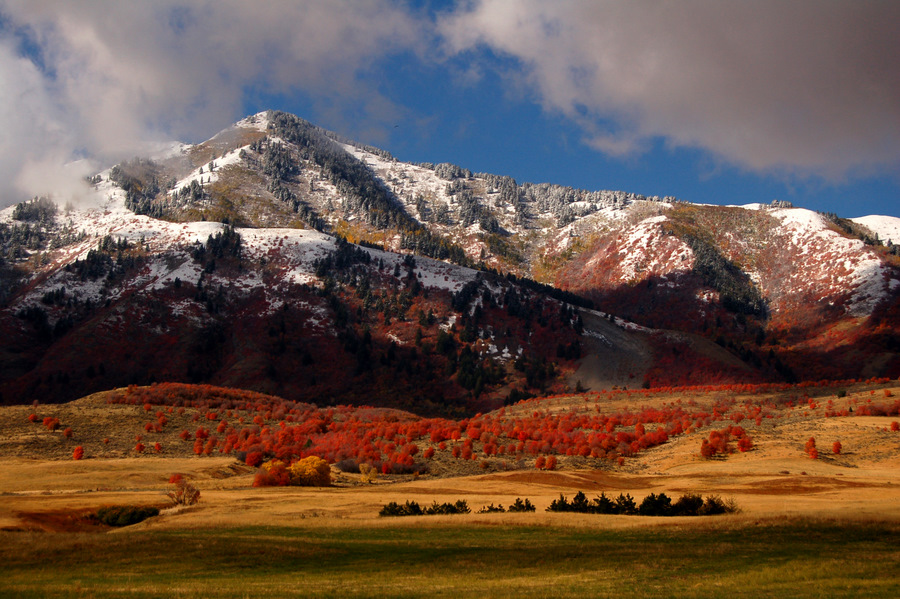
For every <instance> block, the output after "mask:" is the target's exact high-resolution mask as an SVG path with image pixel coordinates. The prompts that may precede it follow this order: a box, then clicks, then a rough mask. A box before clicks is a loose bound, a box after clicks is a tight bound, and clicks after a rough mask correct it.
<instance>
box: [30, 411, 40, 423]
mask: <svg viewBox="0 0 900 599" xmlns="http://www.w3.org/2000/svg"><path fill="white" fill-rule="evenodd" d="M38 420H39V418H38V415H37V414H35V413H34V412H32V413H31V415H29V416H28V422H37V421H38Z"/></svg>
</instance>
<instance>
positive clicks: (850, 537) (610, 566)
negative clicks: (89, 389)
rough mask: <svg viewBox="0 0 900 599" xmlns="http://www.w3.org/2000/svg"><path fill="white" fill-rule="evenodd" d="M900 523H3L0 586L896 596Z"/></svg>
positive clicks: (169, 591) (173, 592) (135, 593)
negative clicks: (191, 526)
mask: <svg viewBox="0 0 900 599" xmlns="http://www.w3.org/2000/svg"><path fill="white" fill-rule="evenodd" d="M898 532H900V527H897V526H895V525H889V526H888V525H883V524H878V523H871V524H868V523H866V524H834V523H827V522H816V521H809V522H799V523H779V524H766V525H759V526H737V527H733V526H730V525H725V524H718V523H713V524H710V525H708V526H702V525H701V526H691V527H681V526H665V527H654V528H636V529H628V530H585V529H577V528H574V529H573V528H559V527H537V526H524V527H523V526H512V527H502V526H484V525H464V524H462V523H461V524H459V525H430V524H427V523H425V522H423V525H422V526H421V527H407V526H404V527H399V526H398V527H390V526H388V527H360V528H348V529H335V528H301V529H296V528H290V529H288V528H233V529H219V530H216V529H198V530H183V531H176V532H154V531H122V532H118V533H115V534H99V533H95V534H55V533H2V534H0V543H2V544H0V563H2V566H0V595H2V596H21V597H47V596H78V595H85V596H93V597H107V596H110V597H111V596H121V595H123V594H127V595H128V596H129V597H152V596H180V597H201V596H202V597H244V596H262V595H267V596H275V597H278V596H324V597H328V596H334V597H338V596H340V597H348V596H409V597H413V596H422V595H439V594H440V595H444V594H452V595H453V596H455V597H458V596H464V597H475V596H479V597H483V596H491V597H523V596H524V597H529V596H534V597H543V596H554V597H564V596H570V597H575V596H598V595H600V596H602V595H612V594H615V595H622V596H629V597H664V596H683V597H715V596H729V597H732V596H735V595H736V594H738V595H742V596H778V597H783V596H796V597H804V596H810V597H812V596H815V597H822V596H829V597H835V596H854V597H858V596H876V597H877V596H884V597H895V596H896V593H897V589H898V585H900V575H898V571H900V568H898V566H900V540H898V535H897V533H898Z"/></svg>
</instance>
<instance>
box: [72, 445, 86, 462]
mask: <svg viewBox="0 0 900 599" xmlns="http://www.w3.org/2000/svg"><path fill="white" fill-rule="evenodd" d="M83 457H84V447H82V446H81V445H79V446H78V447H76V448H75V451H73V452H72V459H73V460H80V459H81V458H83Z"/></svg>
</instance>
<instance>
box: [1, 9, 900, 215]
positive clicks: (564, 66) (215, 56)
mask: <svg viewBox="0 0 900 599" xmlns="http://www.w3.org/2000/svg"><path fill="white" fill-rule="evenodd" d="M247 4H248V3H246V2H238V1H237V0H219V1H217V2H211V1H210V2H186V1H183V0H159V1H156V2H134V3H119V2H109V3H103V2H62V1H61V0H60V1H58V2H54V1H48V2H42V3H33V2H26V1H24V0H0V80H2V81H3V82H4V85H3V86H0V127H3V129H4V131H6V132H7V135H6V137H5V139H4V141H2V142H0V205H8V204H10V203H13V202H14V201H20V200H21V199H22V196H23V195H25V196H26V197H27V195H28V194H36V193H41V192H42V190H41V186H47V185H52V186H54V187H53V189H54V190H56V191H55V192H56V193H64V192H63V191H60V190H66V189H69V187H67V185H66V177H67V176H69V175H71V173H68V174H67V173H66V172H65V169H61V168H59V166H60V165H61V164H67V163H71V161H72V160H73V159H77V158H91V159H93V160H94V161H95V162H94V164H105V163H109V162H110V161H116V160H121V159H122V158H125V157H129V156H131V155H134V154H136V153H140V152H141V151H142V150H143V149H145V148H146V145H144V144H145V143H146V142H148V141H159V140H164V139H180V140H184V141H189V142H196V141H201V140H203V139H206V138H208V137H210V136H211V135H213V134H215V133H216V132H217V131H219V130H221V129H223V128H224V127H226V126H228V125H229V124H230V123H232V122H234V121H235V120H237V119H239V118H241V117H242V116H244V115H246V114H249V113H252V112H256V111H259V110H264V109H268V108H274V109H280V110H285V111H289V112H293V113H295V114H297V115H299V116H301V117H303V118H306V119H308V120H310V121H312V122H314V123H316V124H319V125H322V126H323V127H326V128H329V129H332V130H335V131H338V132H340V133H342V134H344V135H347V136H349V137H352V138H355V139H359V140H360V141H363V142H366V143H371V144H372V145H376V146H379V147H382V148H385V149H387V150H389V151H390V152H391V153H392V154H394V155H395V156H396V157H397V158H399V159H401V160H405V161H411V162H426V161H427V162H453V163H456V164H459V165H461V166H463V167H466V168H468V169H470V170H472V171H476V172H478V171H483V172H492V173H497V174H504V175H510V176H512V177H514V178H516V179H517V180H518V181H520V182H524V181H531V182H552V183H558V184H562V185H570V186H573V187H579V188H585V189H592V190H593V189H616V190H624V191H630V192H635V193H640V194H644V195H660V196H664V195H671V196H675V197H677V198H680V199H684V200H689V201H692V202H702V203H715V204H746V203H751V202H764V203H766V202H770V201H772V200H773V199H780V200H788V201H791V202H793V203H794V205H796V206H800V207H805V208H810V209H815V210H822V211H830V212H836V213H838V214H839V215H841V216H847V217H855V216H862V215H866V214H887V215H892V216H898V217H900V201H898V200H900V64H898V62H900V41H898V39H900V38H898V36H897V35H896V32H895V25H896V23H897V22H900V3H891V2H876V1H871V2H868V1H858V2H852V3H847V2H820V1H818V0H817V1H799V0H798V1H795V2H791V3H784V2H775V1H770V0H760V1H758V2H753V3H722V2H713V1H705V0H704V1H701V0H685V1H683V2H674V3H673V2H649V1H646V2H645V1H642V0H636V1H634V2H617V3H614V2H608V3H607V2H594V1H592V0H559V1H557V2H543V1H540V0H480V1H472V2H446V1H445V2H390V1H387V0H334V1H331V2H318V1H310V2H286V3H266V4H264V5H261V6H248V5H247ZM85 168H86V167H85ZM56 170H58V171H59V174H58V175H57V174H54V171H56ZM69 170H71V169H69Z"/></svg>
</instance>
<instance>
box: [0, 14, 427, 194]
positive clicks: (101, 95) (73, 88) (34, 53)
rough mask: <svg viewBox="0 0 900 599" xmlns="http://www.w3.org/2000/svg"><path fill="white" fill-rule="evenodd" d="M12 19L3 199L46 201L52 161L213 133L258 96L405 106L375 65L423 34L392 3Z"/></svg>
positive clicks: (2, 109)
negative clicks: (38, 183) (383, 90)
mask: <svg viewBox="0 0 900 599" xmlns="http://www.w3.org/2000/svg"><path fill="white" fill-rule="evenodd" d="M0 19H2V21H0V25H2V28H0V77H2V81H3V85H2V89H0V127H2V128H3V129H4V131H9V132H10V133H11V134H9V135H6V134H5V135H4V136H3V137H2V139H3V141H2V142H0V164H2V166H0V177H2V181H0V205H8V204H10V203H13V202H14V201H19V200H20V199H22V198H21V197H20V196H21V195H22V194H33V193H43V190H40V189H39V188H38V187H35V185H34V184H35V181H34V176H33V174H34V173H35V172H38V171H40V170H42V169H45V168H47V167H49V165H52V164H56V165H61V164H64V163H66V162H70V161H72V160H75V159H78V158H81V157H85V156H89V157H92V158H96V159H99V160H101V161H104V162H109V161H116V160H121V159H123V158H127V157H129V155H130V154H134V153H137V152H141V151H142V150H144V149H145V148H146V146H145V144H146V143H147V142H153V141H161V140H165V139H179V140H195V141H196V140H199V139H205V138H206V137H208V136H210V135H212V134H213V133H215V132H216V131H218V130H220V129H222V128H224V127H225V126H227V125H228V124H229V123H232V122H234V121H235V120H237V119H238V118H240V117H241V116H244V115H243V114H242V110H243V104H244V102H245V99H246V96H247V95H248V94H291V93H293V92H295V91H296V90H305V91H307V92H312V96H313V97H314V98H316V99H317V100H318V101H320V102H322V103H323V104H329V105H334V106H337V107H338V109H340V107H341V106H348V105H351V104H352V105H353V107H354V108H353V109H354V111H355V112H356V113H357V114H360V115H361V116H362V118H375V117H379V116H381V114H382V113H384V112H390V111H391V110H396V107H395V106H394V105H393V103H392V102H390V101H389V100H388V99H386V98H384V97H383V96H381V95H380V94H378V93H377V92H375V91H374V85H373V84H371V83H369V82H367V81H366V77H367V76H368V74H369V71H370V70H371V65H372V64H373V62H374V61H376V60H378V59H379V58H380V57H384V56H386V55H389V54H390V53H392V52H395V51H399V50H403V51H410V50H415V48H416V46H417V44H418V43H419V41H418V40H419V38H418V36H420V35H421V27H420V23H417V22H416V21H415V20H414V19H413V18H412V17H411V16H410V15H409V14H408V13H407V12H405V11H404V10H401V9H400V8H399V7H397V6H395V5H393V4H391V3H389V2H387V1H384V0H329V1H328V2H318V1H309V2H288V1H272V2H263V3H249V2H245V1H238V0H214V1H213V0H207V1H190V2H188V1H185V0H153V1H152V2H150V1H147V2H119V1H117V0H107V1H96V2H68V1H65V0H48V1H43V2H34V1H33V0H0ZM23 47H24V48H23ZM60 177H61V178H63V179H65V176H64V175H60ZM53 178H56V177H53ZM57 187H58V186H57Z"/></svg>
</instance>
